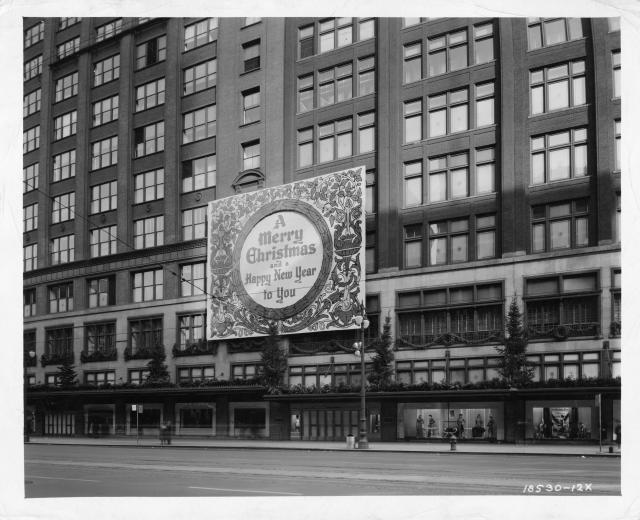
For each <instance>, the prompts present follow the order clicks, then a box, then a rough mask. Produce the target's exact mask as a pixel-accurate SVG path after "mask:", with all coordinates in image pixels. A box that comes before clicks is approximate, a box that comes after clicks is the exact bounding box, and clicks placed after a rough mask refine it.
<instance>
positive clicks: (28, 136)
mask: <svg viewBox="0 0 640 520" xmlns="http://www.w3.org/2000/svg"><path fill="white" fill-rule="evenodd" d="M37 148H40V125H38V126H34V127H33V128H29V129H28V130H26V131H25V132H24V133H23V134H22V153H27V152H31V151H33V150H36V149H37Z"/></svg>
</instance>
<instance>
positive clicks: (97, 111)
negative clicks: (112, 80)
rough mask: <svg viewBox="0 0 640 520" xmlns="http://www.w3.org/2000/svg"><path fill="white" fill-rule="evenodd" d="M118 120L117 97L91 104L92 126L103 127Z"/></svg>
mask: <svg viewBox="0 0 640 520" xmlns="http://www.w3.org/2000/svg"><path fill="white" fill-rule="evenodd" d="M116 119H118V96H113V97H110V98H107V99H103V100H102V101H97V102H95V103H94V104H93V126H100V125H104V124H105V123H110V122H111V121H115V120H116Z"/></svg>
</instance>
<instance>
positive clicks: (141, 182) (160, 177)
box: [133, 168, 164, 204]
mask: <svg viewBox="0 0 640 520" xmlns="http://www.w3.org/2000/svg"><path fill="white" fill-rule="evenodd" d="M133 197H134V201H135V204H140V203H141V202H150V201H152V200H157V199H163V198H164V168H159V169H157V170H152V171H149V172H144V173H139V174H137V175H135V176H134V177H133Z"/></svg>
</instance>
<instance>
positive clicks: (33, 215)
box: [22, 202, 38, 233]
mask: <svg viewBox="0 0 640 520" xmlns="http://www.w3.org/2000/svg"><path fill="white" fill-rule="evenodd" d="M22 222H23V232H24V233H26V232H27V231H32V230H34V229H37V228H38V203H37V202H36V203H35V204H30V205H29V206H25V207H23V208H22Z"/></svg>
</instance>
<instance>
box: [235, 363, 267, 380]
mask: <svg viewBox="0 0 640 520" xmlns="http://www.w3.org/2000/svg"><path fill="white" fill-rule="evenodd" d="M262 371H263V368H262V365H257V364H254V363H252V364H247V363H243V364H241V365H235V364H234V365H231V379H232V380H234V381H235V380H236V379H239V380H241V381H247V380H250V379H257V378H258V377H259V376H260V375H261V374H262Z"/></svg>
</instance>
